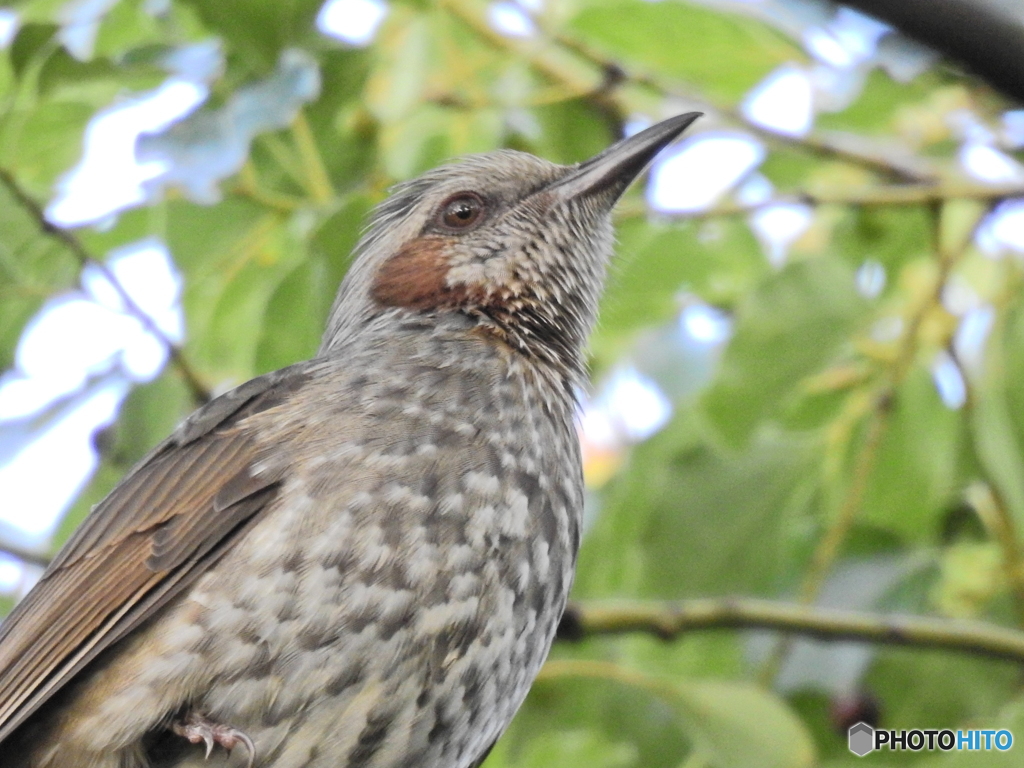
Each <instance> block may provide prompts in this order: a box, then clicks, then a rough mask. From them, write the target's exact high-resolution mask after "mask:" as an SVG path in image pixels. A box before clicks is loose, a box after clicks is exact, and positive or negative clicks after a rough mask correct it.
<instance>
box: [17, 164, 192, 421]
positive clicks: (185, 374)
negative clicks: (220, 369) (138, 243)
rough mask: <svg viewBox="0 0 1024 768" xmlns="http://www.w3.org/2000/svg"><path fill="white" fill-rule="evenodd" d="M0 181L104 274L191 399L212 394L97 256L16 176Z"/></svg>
mask: <svg viewBox="0 0 1024 768" xmlns="http://www.w3.org/2000/svg"><path fill="white" fill-rule="evenodd" d="M0 183H2V184H3V185H4V186H5V187H7V190H8V192H10V194H11V196H12V197H13V198H14V199H15V200H16V201H17V202H18V204H19V205H20V206H21V207H22V208H24V209H25V211H26V212H27V213H28V214H29V215H30V216H31V217H32V218H33V219H34V220H35V222H36V224H37V226H38V227H39V229H40V231H41V232H42V233H43V234H44V235H47V236H49V237H52V238H54V239H55V240H57V241H59V242H60V243H62V244H63V245H64V247H65V248H67V249H68V250H69V251H71V253H72V254H74V256H75V258H77V259H78V262H79V263H80V264H81V265H82V266H83V267H85V266H87V265H90V264H91V265H93V266H95V267H96V269H98V270H99V271H100V272H101V273H102V275H103V277H104V278H106V280H107V281H108V282H109V283H110V285H111V286H112V287H113V288H114V291H115V292H116V293H117V295H118V297H119V298H120V299H121V302H122V303H123V304H124V306H125V309H126V311H127V312H128V313H129V314H131V315H132V316H134V317H135V319H136V320H138V321H139V322H140V323H142V326H143V327H144V328H145V329H146V330H147V331H148V332H149V333H151V334H152V335H153V336H154V337H155V338H156V339H157V340H158V341H160V343H162V344H163V345H164V346H165V347H166V348H167V354H168V356H169V357H170V359H171V363H172V364H173V365H174V366H175V368H177V369H178V372H179V373H181V376H182V378H183V379H185V383H186V384H187V385H188V388H189V390H190V391H191V392H192V398H193V399H194V400H195V401H196V402H197V403H205V402H208V401H209V400H210V397H211V394H210V391H209V390H208V389H207V388H206V386H204V385H203V383H202V382H201V381H200V380H199V377H198V376H197V375H196V373H195V371H193V370H192V366H191V365H189V363H188V361H187V360H186V359H185V356H184V354H183V353H182V351H181V348H180V347H179V346H178V345H177V344H175V343H174V342H173V341H171V340H170V339H169V338H167V336H166V335H165V334H164V332H163V331H162V330H161V329H160V327H159V326H158V325H157V324H156V323H155V322H154V321H153V318H151V317H150V316H149V315H148V314H147V313H146V312H145V311H144V310H143V309H142V308H141V307H140V306H139V305H138V304H136V303H135V300H134V299H133V298H132V297H131V295H130V294H129V293H128V292H127V291H126V290H125V289H124V286H122V285H121V283H120V282H119V281H118V279H117V277H116V276H115V275H114V273H113V272H112V271H111V270H110V268H109V267H107V265H106V264H104V263H103V262H102V261H100V260H99V259H96V258H94V257H93V256H92V254H90V253H89V251H88V250H87V249H86V247H85V246H84V245H83V244H82V241H81V240H79V239H78V238H77V237H75V236H74V235H73V234H72V233H71V232H69V231H68V230H66V229H63V228H61V227H58V226H57V225H55V224H53V223H52V222H51V221H50V220H49V219H47V218H46V212H45V211H44V210H43V208H42V206H41V205H39V203H37V202H36V201H35V200H34V199H33V198H32V197H31V195H29V194H28V193H27V192H25V190H23V189H22V188H21V185H20V184H18V181H17V179H15V178H14V175H13V174H12V173H11V172H10V171H8V170H7V169H6V168H0Z"/></svg>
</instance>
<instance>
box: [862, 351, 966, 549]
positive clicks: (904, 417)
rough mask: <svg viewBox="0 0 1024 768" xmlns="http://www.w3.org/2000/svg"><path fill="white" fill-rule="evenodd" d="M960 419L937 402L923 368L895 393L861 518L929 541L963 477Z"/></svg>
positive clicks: (911, 375)
mask: <svg viewBox="0 0 1024 768" xmlns="http://www.w3.org/2000/svg"><path fill="white" fill-rule="evenodd" d="M961 433H962V421H961V418H960V414H958V413H957V412H955V411H952V410H950V409H949V408H947V407H946V405H945V404H944V403H943V402H942V399H941V398H940V397H939V395H938V392H936V390H935V385H934V383H933V381H932V379H931V376H930V374H929V372H928V371H927V370H924V369H917V370H915V371H913V372H911V374H910V375H909V376H908V378H907V381H906V382H905V383H904V384H903V385H902V386H901V387H900V389H899V390H898V392H897V393H896V395H895V401H894V405H893V410H892V412H891V413H890V414H889V417H888V421H887V426H886V430H885V433H884V435H883V437H882V440H881V443H880V445H879V447H878V453H877V455H876V458H875V468H874V471H873V472H872V473H871V478H870V481H869V483H868V487H867V490H866V492H865V495H864V501H863V514H862V517H861V519H862V520H863V522H866V523H868V524H869V525H875V526H878V527H879V528H884V529H888V530H891V531H894V532H897V533H899V534H900V535H902V536H905V537H907V538H908V539H918V540H923V541H934V538H935V536H936V534H938V532H939V531H938V525H939V522H940V520H941V515H942V513H943V512H944V510H945V509H946V507H947V506H948V505H949V503H950V502H951V501H953V500H954V495H955V492H956V491H957V490H958V489H959V488H960V487H961V485H960V484H961V482H962V481H963V477H962V469H961V467H960V461H959V459H960V451H961Z"/></svg>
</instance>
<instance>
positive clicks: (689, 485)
mask: <svg viewBox="0 0 1024 768" xmlns="http://www.w3.org/2000/svg"><path fill="white" fill-rule="evenodd" d="M692 418H693V415H692V414H690V413H688V412H686V411H684V412H682V413H681V414H680V415H679V416H677V417H676V418H675V419H674V420H673V422H672V423H671V424H669V426H667V427H666V428H665V429H664V430H662V431H661V432H660V433H658V434H657V435H655V436H654V437H652V438H651V439H649V440H647V441H646V442H645V443H642V444H641V445H639V446H636V447H635V448H634V449H633V451H632V454H631V456H630V458H629V462H628V464H627V466H626V469H625V470H624V471H623V472H622V474H621V475H620V477H619V478H617V479H616V480H615V481H614V482H613V483H612V484H611V485H610V486H609V488H608V489H607V491H606V492H605V494H604V498H603V504H602V508H601V511H600V514H599V516H598V518H597V520H596V521H595V522H594V524H593V526H592V528H591V529H590V530H589V532H588V533H587V536H586V537H585V538H584V541H583V548H582V550H581V552H580V562H579V568H578V573H577V579H576V585H575V588H574V590H575V591H574V594H575V595H577V596H580V597H598V596H601V597H608V596H630V597H658V598H670V599H672V598H683V597H692V596H696V595H720V594H731V593H737V592H738V593H746V594H771V593H773V592H774V590H775V589H777V588H778V585H779V581H780V578H781V576H782V574H783V569H782V566H783V564H784V563H785V556H784V549H785V548H784V546H783V544H784V540H785V536H786V534H785V531H786V525H787V521H788V512H787V510H788V509H789V507H790V505H791V504H792V503H793V500H794V499H796V498H797V497H798V494H797V491H798V490H799V489H800V487H801V485H802V483H803V482H804V481H805V479H806V477H807V474H808V471H809V467H808V464H809V462H810V461H812V459H813V457H814V454H813V453H812V452H811V446H810V445H809V444H808V443H807V442H806V441H805V440H802V439H799V438H794V437H791V436H773V437H771V438H769V437H765V438H762V439H759V440H755V441H753V442H752V443H751V445H750V447H749V448H748V449H747V450H745V451H743V452H741V453H733V452H729V451H725V450H722V449H721V448H718V447H716V446H715V445H714V444H713V443H711V442H709V441H708V440H707V439H706V437H705V436H703V435H702V431H701V430H700V429H699V428H697V427H696V426H694V424H693V423H692ZM740 563H742V567H740V566H739V565H738V564H740Z"/></svg>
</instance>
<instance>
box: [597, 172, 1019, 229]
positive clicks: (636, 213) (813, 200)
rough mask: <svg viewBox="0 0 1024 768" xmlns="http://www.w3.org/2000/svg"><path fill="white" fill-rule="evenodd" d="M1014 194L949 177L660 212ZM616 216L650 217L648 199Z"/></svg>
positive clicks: (704, 215) (706, 213)
mask: <svg viewBox="0 0 1024 768" xmlns="http://www.w3.org/2000/svg"><path fill="white" fill-rule="evenodd" d="M1011 197H1024V185H1021V184H977V183H975V182H970V181H966V180H963V181H955V182H954V181H946V182H943V183H939V184H898V185H896V184H894V185H877V186H866V187H836V188H834V189H823V190H817V191H807V192H798V193H796V194H788V195H780V196H778V197H774V198H771V199H770V200H762V201H759V202H756V203H738V202H725V203H720V204H719V205H716V206H714V207H713V208H708V209H706V210H702V211H679V212H672V211H669V212H663V211H659V212H657V213H656V215H657V216H660V217H666V218H672V219H677V218H678V219H685V220H689V219H711V218H718V217H722V216H745V215H747V214H750V213H756V212H757V211H762V210H765V209H767V208H773V207H775V206H778V205H810V206H822V205H850V206H857V207H862V208H869V207H875V206H904V205H932V204H936V203H944V202H947V201H949V200H981V201H989V202H991V203H992V204H995V203H998V202H1000V201H1001V200H1005V199H1007V198H1011ZM616 211H617V214H616V218H618V219H629V218H639V217H648V216H650V215H651V210H650V208H649V207H648V206H647V205H646V203H641V202H639V201H626V202H623V203H620V204H619V205H618V207H617V209H616Z"/></svg>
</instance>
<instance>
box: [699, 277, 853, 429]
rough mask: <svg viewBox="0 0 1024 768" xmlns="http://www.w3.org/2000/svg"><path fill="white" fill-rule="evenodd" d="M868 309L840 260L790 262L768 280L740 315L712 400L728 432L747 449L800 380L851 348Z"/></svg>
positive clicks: (710, 409)
mask: <svg viewBox="0 0 1024 768" xmlns="http://www.w3.org/2000/svg"><path fill="white" fill-rule="evenodd" d="M864 309H865V302H864V301H863V300H862V299H861V298H860V296H859V295H858V293H857V290H856V288H855V286H854V281H853V272H852V270H851V269H850V268H849V267H848V266H846V265H845V264H843V263H842V262H841V261H839V260H837V259H833V258H827V257H823V258H818V259H813V260H809V261H802V262H797V263H795V264H789V265H787V266H786V267H785V268H783V269H782V271H780V272H778V273H776V274H773V275H771V276H770V277H769V278H768V279H766V280H765V281H764V282H762V283H761V285H760V286H758V288H757V289H756V290H755V291H754V292H753V293H751V294H750V295H749V296H748V297H747V298H746V299H745V301H744V302H743V303H742V304H741V305H740V306H739V307H738V309H737V313H736V332H735V335H734V336H733V338H732V340H731V341H730V343H729V345H728V347H727V348H726V351H725V355H724V357H723V360H722V365H721V369H720V371H719V374H718V378H717V380H716V382H715V384H714V385H713V386H712V388H711V389H710V390H709V391H708V393H707V395H706V397H705V401H704V402H705V407H706V409H707V413H708V414H709V415H710V417H711V419H712V420H713V422H714V423H715V425H716V426H717V427H718V429H719V431H720V432H721V434H722V435H723V436H724V437H725V438H726V439H727V440H728V441H729V442H730V443H732V444H733V445H742V444H743V443H745V442H746V441H747V440H749V438H750V435H751V434H752V432H753V431H754V430H755V429H756V428H757V427H758V426H759V425H761V424H763V423H766V422H770V421H772V420H773V419H775V418H776V417H777V416H778V415H779V414H780V413H781V412H782V411H783V410H784V407H785V406H786V404H787V400H788V399H789V398H790V397H791V396H793V394H794V391H795V390H796V387H797V385H798V384H799V383H800V381H801V379H803V378H804V377H806V376H809V375H810V374H813V373H816V372H818V371H820V370H821V369H822V368H823V367H824V366H825V365H826V364H827V363H829V362H830V361H832V360H834V359H836V358H837V357H838V356H839V355H840V354H841V353H842V352H843V351H844V350H847V349H849V348H850V334H851V333H852V332H853V330H854V329H855V328H856V326H857V323H858V321H859V319H860V317H861V314H862V312H863V311H864Z"/></svg>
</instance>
